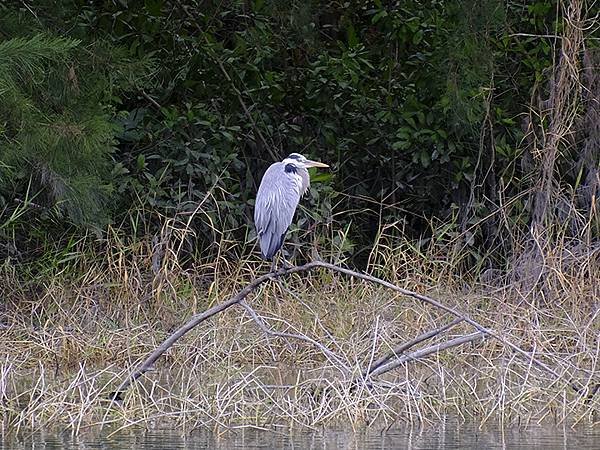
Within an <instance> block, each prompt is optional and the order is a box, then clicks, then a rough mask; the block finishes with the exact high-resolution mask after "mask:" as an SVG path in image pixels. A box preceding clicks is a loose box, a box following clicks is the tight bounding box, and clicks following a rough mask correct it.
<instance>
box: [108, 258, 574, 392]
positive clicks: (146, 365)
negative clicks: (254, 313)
mask: <svg viewBox="0 0 600 450" xmlns="http://www.w3.org/2000/svg"><path fill="white" fill-rule="evenodd" d="M318 267H322V268H325V269H328V270H331V271H334V272H339V273H343V274H345V275H349V276H352V277H355V278H359V279H361V280H365V281H369V282H371V283H375V284H379V285H381V286H384V287H387V288H388V289H391V290H393V291H395V292H398V293H400V294H402V295H405V296H407V297H412V298H415V299H417V300H420V301H422V302H423V303H426V304H428V305H431V306H434V307H436V308H438V309H441V310H443V311H446V312H448V313H450V314H452V315H453V316H455V317H457V318H460V319H461V320H463V321H464V322H466V323H468V324H470V325H472V326H473V327H475V329H477V330H478V331H479V332H481V333H483V334H485V335H488V336H491V337H493V338H495V339H496V340H498V341H499V342H500V343H502V344H503V345H505V346H507V347H509V348H511V349H512V350H514V351H515V352H517V353H519V354H520V355H521V356H524V357H526V358H527V359H528V360H530V361H531V362H532V363H533V364H535V365H536V366H538V367H539V368H540V369H543V370H544V371H546V372H548V373H550V374H552V375H553V376H554V377H555V378H556V379H561V378H562V377H561V375H560V374H558V373H557V372H556V371H555V370H554V369H552V368H551V367H549V366H548V365H546V364H544V363H543V362H542V361H540V360H538V359H537V358H535V357H533V355H531V354H530V353H528V352H526V351H525V350H523V349H521V348H520V347H518V346H517V345H515V344H513V343H512V342H510V341H507V340H506V339H504V338H503V337H501V336H500V335H499V334H498V333H497V332H494V331H492V330H489V329H487V328H485V327H484V326H483V325H481V324H479V323H478V322H476V321H475V320H473V319H471V318H470V317H469V316H467V315H465V314H463V313H461V312H459V311H457V310H456V309H454V308H452V307H450V306H446V305H444V304H442V303H440V302H439V301H437V300H435V299H433V298H431V297H428V296H426V295H423V294H418V293H416V292H413V291H410V290H408V289H404V288H401V287H398V286H396V285H394V284H392V283H389V282H387V281H385V280H382V279H380V278H377V277H374V276H371V275H367V274H363V273H360V272H356V271H354V270H350V269H345V268H343V267H339V266H336V265H334V264H330V263H326V262H322V261H313V262H309V263H307V264H304V265H302V266H296V267H289V268H282V269H279V270H277V271H275V272H270V273H268V274H265V275H262V276H260V277H258V278H256V279H255V280H253V281H252V282H250V283H249V284H248V285H247V286H246V287H244V288H243V289H242V290H241V291H240V292H238V293H237V294H236V295H234V296H233V297H231V298H230V299H229V300H227V301H225V302H223V303H220V304H218V305H215V306H213V307H212V308H210V309H208V310H206V311H205V312H203V313H201V314H197V315H195V316H193V317H192V318H191V319H190V320H189V321H188V322H187V323H186V324H184V325H183V326H182V327H181V328H179V329H178V330H176V331H175V332H174V333H173V334H172V335H171V336H169V337H168V338H167V339H166V340H165V341H164V342H163V343H162V344H161V345H159V346H158V347H157V348H156V350H154V351H153V352H152V353H151V354H150V355H149V356H148V358H147V359H146V360H145V361H144V362H143V363H142V364H141V365H140V366H138V367H137V368H136V369H135V370H134V371H133V372H132V373H131V374H130V375H129V376H128V377H127V378H126V379H125V380H123V382H122V383H121V385H120V386H119V387H118V388H117V390H116V391H115V392H113V393H112V394H111V395H110V397H111V399H112V400H118V399H120V398H121V393H122V392H124V391H125V390H126V389H127V388H128V387H129V386H130V385H131V383H133V382H134V381H135V380H137V379H138V378H139V377H141V376H142V375H143V374H144V373H145V372H147V371H148V370H150V369H151V368H152V366H153V364H154V363H155V362H156V360H157V359H158V358H160V356H161V355H162V354H163V353H164V352H166V351H167V350H168V349H169V348H171V346H172V345H173V344H174V343H175V342H176V341H177V340H178V339H179V338H180V337H182V336H184V335H185V334H186V333H187V332H188V331H190V330H191V329H192V328H194V327H195V326H196V325H198V324H200V323H202V322H203V321H205V320H206V319H208V318H210V317H212V316H214V315H215V314H218V313H220V312H222V311H224V310H226V309H227V308H229V307H230V306H233V305H236V304H239V303H240V302H242V301H243V300H244V299H245V298H246V297H247V296H248V295H249V294H250V293H251V292H252V291H254V290H255V289H256V288H257V287H258V286H260V285H261V284H263V283H264V282H266V281H267V280H272V279H276V278H278V277H281V276H283V275H290V274H293V273H299V272H306V271H309V270H312V269H315V268H318ZM449 342H452V341H449ZM445 344H448V342H447V343H445ZM438 345H444V344H438ZM432 348H433V347H432ZM425 350H426V349H424V350H421V351H425ZM437 351H439V350H437ZM415 353H418V352H415ZM407 356H408V355H407ZM421 357H422V355H421ZM401 359H402V358H401ZM378 370H379V372H378V373H381V370H382V368H379V369H378ZM375 372H376V371H373V372H372V373H371V376H375ZM569 385H570V386H571V388H572V389H573V390H575V391H576V392H578V393H580V392H583V390H584V389H585V387H581V386H579V385H578V383H576V382H575V381H573V380H570V381H569Z"/></svg>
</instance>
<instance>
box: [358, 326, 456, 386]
mask: <svg viewBox="0 0 600 450" xmlns="http://www.w3.org/2000/svg"><path fill="white" fill-rule="evenodd" d="M460 322H462V318H460V317H459V318H456V319H454V320H453V321H452V322H450V323H448V324H446V325H444V326H443V327H440V328H436V329H435V330H431V331H428V332H427V333H423V334H420V335H419V336H417V337H416V338H414V339H411V340H410V341H408V342H404V343H402V344H400V345H398V346H397V347H395V348H394V349H392V351H391V352H390V353H388V354H387V355H385V356H382V357H381V358H379V359H378V360H377V361H375V362H374V363H373V364H372V365H371V366H370V367H369V368H367V369H366V370H365V371H364V372H363V378H366V377H367V376H369V374H371V373H373V372H374V371H375V370H377V369H378V368H379V367H381V366H383V365H384V364H386V363H387V362H388V361H389V360H390V359H392V358H398V357H399V356H400V355H401V354H402V353H404V352H405V351H406V350H408V349H409V348H411V347H414V346H415V345H417V344H420V343H421V342H423V341H426V340H427V339H431V338H434V337H436V336H438V335H440V334H442V333H443V332H444V331H447V330H449V329H450V328H452V327H453V326H454V325H458V324H459V323H460Z"/></svg>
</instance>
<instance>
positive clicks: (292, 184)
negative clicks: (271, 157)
mask: <svg viewBox="0 0 600 450" xmlns="http://www.w3.org/2000/svg"><path fill="white" fill-rule="evenodd" d="M299 200H300V193H299V189H298V185H297V182H296V180H295V179H294V178H293V176H291V175H290V174H288V173H286V172H285V170H284V167H283V164H282V163H275V164H272V165H271V167H269V168H268V169H267V171H266V172H265V175H264V176H263V179H262V181H261V183H260V187H259V188H258V194H257V196H256V203H255V206H254V223H255V225H256V233H257V234H258V238H259V241H260V249H261V251H262V254H263V256H264V257H265V258H267V259H270V258H272V257H273V255H274V254H275V253H276V252H277V250H279V248H280V247H281V245H282V244H283V239H284V237H285V233H286V232H287V229H288V228H289V226H290V224H291V223H292V219H293V218H294V212H295V211H296V207H297V206H298V201H299Z"/></svg>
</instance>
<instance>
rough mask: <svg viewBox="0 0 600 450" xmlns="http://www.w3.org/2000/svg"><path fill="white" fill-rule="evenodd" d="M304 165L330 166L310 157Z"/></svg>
mask: <svg viewBox="0 0 600 450" xmlns="http://www.w3.org/2000/svg"><path fill="white" fill-rule="evenodd" d="M304 165H305V166H306V167H329V166H328V165H327V164H325V163H322V162H319V161H311V160H310V159H309V160H307V161H306V162H305V163H304Z"/></svg>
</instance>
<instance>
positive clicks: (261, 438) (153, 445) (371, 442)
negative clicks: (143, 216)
mask: <svg viewBox="0 0 600 450" xmlns="http://www.w3.org/2000/svg"><path fill="white" fill-rule="evenodd" d="M0 449H15V450H27V449H45V450H50V449H78V450H88V449H89V450H92V449H102V450H116V449H136V450H142V449H151V450H157V449H219V450H233V449H303V450H304V449H314V450H317V449H318V450H321V449H323V450H324V449H352V450H359V449H364V450H376V449H377V450H379V449H543V450H552V449H600V426H596V427H594V428H592V427H580V428H577V429H575V430H573V429H570V428H556V427H550V426H543V427H542V426H529V427H528V428H526V429H523V428H518V427H510V428H506V429H504V430H502V429H500V428H498V427H493V426H489V425H488V426H486V427H484V428H483V429H479V428H478V427H477V426H476V425H469V424H464V423H463V424H460V423H452V424H448V423H446V424H444V425H442V426H428V427H426V428H422V429H416V428H412V429H410V428H395V429H390V430H388V431H381V432H375V431H369V432H360V433H352V432H349V431H340V430H324V431H322V432H310V433H308V432H294V433H292V434H290V433H287V432H280V433H278V432H273V431H261V430H256V429H243V430H237V431H229V432H226V433H225V434H221V435H217V434H215V433H211V432H208V431H196V432H193V433H191V434H182V433H179V432H174V431H158V430H157V431H135V432H121V433H119V434H116V435H113V436H109V435H108V433H103V434H88V435H83V436H80V437H71V436H70V435H69V434H63V435H60V434H51V433H44V432H38V433H35V434H33V435H30V436H25V437H22V438H20V439H15V438H11V439H10V440H8V439H7V438H3V437H0Z"/></svg>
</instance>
